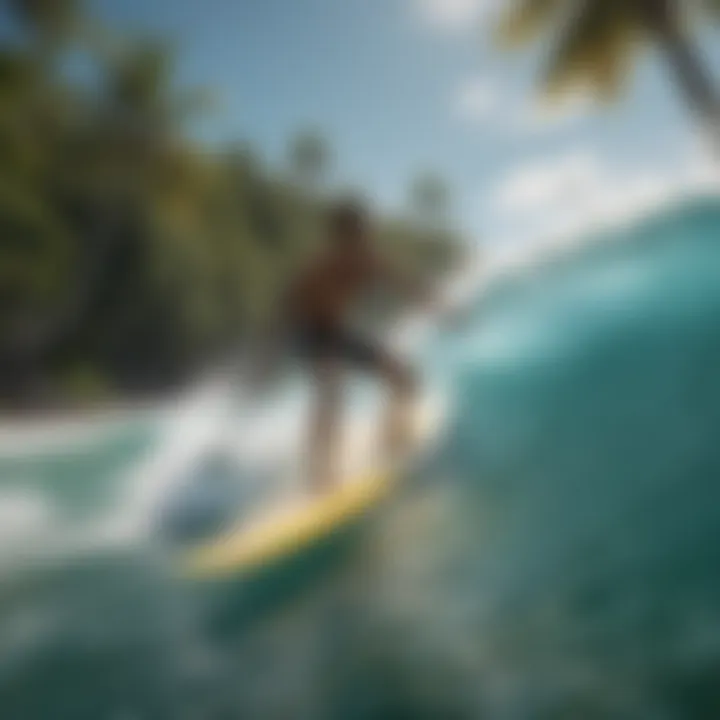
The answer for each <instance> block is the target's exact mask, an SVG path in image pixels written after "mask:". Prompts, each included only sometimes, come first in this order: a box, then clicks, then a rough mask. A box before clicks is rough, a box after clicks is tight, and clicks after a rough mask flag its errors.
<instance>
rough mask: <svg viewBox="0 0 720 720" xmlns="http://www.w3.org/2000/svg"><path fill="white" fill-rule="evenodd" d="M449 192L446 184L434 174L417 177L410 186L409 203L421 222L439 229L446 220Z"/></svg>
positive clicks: (426, 173)
mask: <svg viewBox="0 0 720 720" xmlns="http://www.w3.org/2000/svg"><path fill="white" fill-rule="evenodd" d="M449 197H450V192H449V190H448V186H447V183H446V182H445V180H444V179H443V178H442V177H440V175H438V174H436V173H434V172H425V173H422V174H420V175H418V176H417V177H416V178H415V180H414V181H413V182H412V184H411V186H410V194H409V202H410V207H411V210H412V211H413V215H414V216H415V217H416V218H417V219H418V220H419V221H421V222H423V223H425V224H427V225H430V226H433V227H440V226H441V225H442V224H443V223H444V222H445V220H446V219H447V218H446V215H447V211H448V205H449Z"/></svg>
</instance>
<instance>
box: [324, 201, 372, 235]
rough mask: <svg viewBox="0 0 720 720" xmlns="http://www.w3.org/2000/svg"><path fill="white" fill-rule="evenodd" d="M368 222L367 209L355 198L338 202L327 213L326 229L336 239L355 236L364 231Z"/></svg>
mask: <svg viewBox="0 0 720 720" xmlns="http://www.w3.org/2000/svg"><path fill="white" fill-rule="evenodd" d="M368 224H369V216H368V212H367V210H366V209H365V207H364V206H363V205H361V204H360V203H359V202H357V201H355V200H344V201H342V202H338V203H336V204H335V205H333V207H331V208H330V212H329V213H328V230H329V231H330V234H331V235H332V236H333V237H334V238H336V239H338V240H341V239H344V238H356V237H357V236H358V235H360V234H362V233H364V232H365V230H366V229H367V226H368Z"/></svg>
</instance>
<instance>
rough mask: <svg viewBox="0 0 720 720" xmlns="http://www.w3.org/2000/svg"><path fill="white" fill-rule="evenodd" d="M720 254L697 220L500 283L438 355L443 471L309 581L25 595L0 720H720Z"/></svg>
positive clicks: (716, 220) (614, 239)
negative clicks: (444, 390)
mask: <svg viewBox="0 0 720 720" xmlns="http://www.w3.org/2000/svg"><path fill="white" fill-rule="evenodd" d="M719 239H720V206H719V205H717V204H714V203H712V202H709V201H707V202H698V203H695V204H693V205H692V206H688V207H685V208H683V209H681V210H678V211H674V212H669V211H668V212H666V213H664V214H663V215H658V216H657V217H654V218H652V219H650V220H648V221H645V222H643V223H641V224H638V225H636V226H635V227H632V228H628V229H627V230H625V231H623V232H616V233H614V234H612V235H611V236H609V237H607V238H602V239H598V242H596V243H595V244H593V245H590V246H587V247H585V248H583V249H581V250H577V251H576V252H574V253H573V254H572V255H570V256H567V257H564V258H562V259H559V260H555V261H553V262H547V263H546V264H544V265H543V266H542V267H537V268H535V269H531V270H528V271H526V272H524V273H522V274H517V275H515V276H513V277H511V278H507V279H506V280H504V281H503V282H500V283H498V284H497V285H496V287H495V288H493V289H491V290H490V292H489V293H488V294H487V295H486V296H485V297H483V298H482V299H481V300H479V301H478V304H477V307H476V308H475V309H474V312H473V313H471V318H470V321H469V323H468V324H467V326H466V327H463V328H462V329H456V330H455V331H453V332H448V333H447V334H446V335H444V336H441V337H436V338H435V339H434V340H433V341H431V343H430V345H429V347H428V348H427V349H426V352H425V361H426V364H427V368H428V372H429V373H431V374H434V375H439V376H441V377H442V378H443V380H444V382H445V384H446V385H447V386H449V387H450V392H451V394H452V398H451V399H452V408H453V411H452V416H451V418H450V421H449V424H448V426H447V428H446V431H445V433H444V436H443V440H442V442H441V443H440V445H439V447H438V449H437V451H436V452H435V453H434V454H433V456H432V457H430V458H429V459H428V461H427V463H426V464H425V465H424V466H423V468H421V469H420V470H419V471H418V472H417V473H415V474H414V476H413V477H411V478H408V479H407V481H406V483H405V484H404V485H403V488H402V489H401V491H400V492H398V494H397V495H396V496H395V497H394V498H393V500H392V501H391V502H390V503H388V504H387V505H386V506H385V507H383V508H382V509H381V510H380V511H379V512H378V513H377V514H375V515H374V516H372V517H371V518H368V520H367V522H366V523H365V525H364V526H363V527H361V528H360V530H359V532H357V533H356V534H355V535H353V536H351V537H346V538H341V539H338V540H337V542H333V543H331V544H330V545H329V546H328V547H326V548H324V549H323V552H322V553H321V554H318V555H317V556H314V557H312V558H308V559H307V561H306V562H305V563H304V564H303V565H301V566H298V567H294V568H290V569H288V570H287V572H284V573H282V574H279V575H273V576H270V577H260V578H256V579H255V581H254V582H252V583H229V584H225V585H222V586H213V587H209V586H200V585H190V584H184V583H182V582H179V581H178V580H177V579H174V578H172V576H171V575H170V573H169V566H168V564H167V557H166V555H165V553H164V551H163V550H162V548H160V547H155V546H151V545H145V546H143V547H142V548H139V549H138V548H136V549H134V550H129V549H128V550H126V551H114V552H112V553H109V552H106V553H103V554H99V553H98V554H96V555H95V556H94V557H91V558H85V559H83V560H76V561H74V562H69V561H68V562H59V561H55V562H54V563H53V565H52V566H50V567H47V566H44V567H43V566H37V567H33V566H32V565H30V564H26V565H25V566H24V569H23V571H22V572H13V573H12V574H7V575H6V576H5V577H4V578H3V584H2V588H1V589H0V716H2V717H3V718H5V717H8V718H13V719H15V718H18V719H24V718H72V719H73V720H75V719H76V718H88V719H90V718H92V719H96V718H112V719H115V718H117V719H123V720H124V719H126V718H132V719H133V720H134V719H136V718H137V719H140V718H143V719H144V718H202V719H205V718H208V719H210V718H212V719H215V718H218V719H219V718H245V717H248V718H265V717H273V718H274V717H283V718H284V717H287V718H315V717H319V718H385V717H387V718H423V717H428V718H435V717H442V718H464V717H468V718H477V717H481V718H482V717H489V718H499V719H501V720H503V719H505V718H508V719H513V720H514V719H516V718H517V719H524V718H528V719H533V720H534V719H535V718H542V719H544V718H570V719H573V720H574V719H575V718H582V719H583V720H584V719H587V718H611V719H615V718H633V719H634V718H648V719H650V718H652V719H663V718H668V719H671V718H713V719H714V718H717V717H720V689H719V688H718V682H717V678H718V677H720V574H719V573H718V567H720V449H718V442H717V429H718V428H719V427H720V381H719V380H718V375H717V373H718V368H720V248H719V247H718V240H719ZM128 452H129V449H128ZM95 472H96V470H95V469H93V465H92V463H90V464H89V465H88V467H86V468H85V469H84V470H82V471H78V474H77V475H78V476H77V477H76V478H75V480H76V482H74V483H72V482H70V481H69V480H68V492H72V493H76V492H78V491H79V490H78V489H79V488H82V487H85V488H87V492H93V490H92V486H93V483H92V482H91V480H92V478H91V476H92V475H93V473H95ZM81 476H82V477H81ZM62 485H63V487H64V486H65V485H64V483H63V484H62ZM94 487H95V488H97V483H95V485H94ZM104 487H106V488H107V483H106V484H105V485H104ZM56 491H57V488H56ZM105 492H108V493H110V497H111V496H112V493H111V491H110V490H106V491H105ZM60 494H61V495H62V490H61V491H60ZM72 502H73V503H76V502H77V496H76V495H73V500H72ZM71 504H72V503H71Z"/></svg>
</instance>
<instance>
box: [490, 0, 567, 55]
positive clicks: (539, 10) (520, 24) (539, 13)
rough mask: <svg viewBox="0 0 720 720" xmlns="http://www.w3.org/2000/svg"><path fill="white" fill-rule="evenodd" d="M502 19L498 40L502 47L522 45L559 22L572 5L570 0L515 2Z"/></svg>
mask: <svg viewBox="0 0 720 720" xmlns="http://www.w3.org/2000/svg"><path fill="white" fill-rule="evenodd" d="M510 5H511V6H510V7H509V8H508V10H507V11H506V12H505V14H504V16H503V17H502V18H501V19H500V23H499V25H498V28H497V39H498V41H499V42H500V44H501V45H504V46H507V47H515V46H517V45H522V44H523V43H526V42H528V41H530V40H532V39H533V38H535V37H536V36H537V35H539V34H540V33H541V32H542V30H543V29H544V28H545V27H546V26H547V25H549V24H550V23H551V22H554V21H555V20H557V17H558V15H561V14H562V12H563V10H565V9H566V8H567V7H568V6H569V5H570V3H569V2H568V0H513V1H512V2H511V3H510Z"/></svg>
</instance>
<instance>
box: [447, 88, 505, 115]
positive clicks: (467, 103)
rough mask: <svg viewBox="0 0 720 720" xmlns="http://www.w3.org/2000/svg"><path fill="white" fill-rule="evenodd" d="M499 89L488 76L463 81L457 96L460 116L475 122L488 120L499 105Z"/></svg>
mask: <svg viewBox="0 0 720 720" xmlns="http://www.w3.org/2000/svg"><path fill="white" fill-rule="evenodd" d="M498 100H499V97H498V91H497V88H496V87H495V85H494V84H493V83H492V82H491V81H490V80H488V79H486V78H475V79H473V80H468V81H467V82H465V83H463V84H462V85H461V86H460V88H459V90H458V93H457V97H456V107H455V109H456V112H457V115H458V117H459V118H461V119H463V120H469V121H473V122H477V121H485V120H488V119H489V118H490V117H491V116H492V115H493V114H494V112H495V110H496V109H497V106H498Z"/></svg>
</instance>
